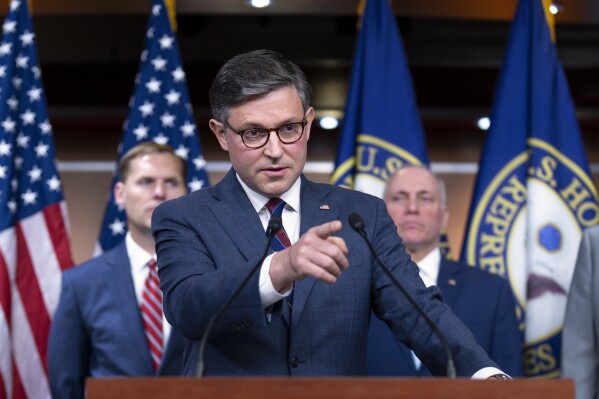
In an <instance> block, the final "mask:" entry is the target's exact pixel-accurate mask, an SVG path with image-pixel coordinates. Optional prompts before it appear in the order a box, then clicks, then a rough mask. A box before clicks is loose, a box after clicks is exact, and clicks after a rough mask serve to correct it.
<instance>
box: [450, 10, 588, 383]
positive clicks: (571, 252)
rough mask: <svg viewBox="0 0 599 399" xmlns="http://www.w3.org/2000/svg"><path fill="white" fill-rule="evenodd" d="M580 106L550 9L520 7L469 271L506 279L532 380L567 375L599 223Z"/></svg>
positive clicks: (480, 189)
mask: <svg viewBox="0 0 599 399" xmlns="http://www.w3.org/2000/svg"><path fill="white" fill-rule="evenodd" d="M590 176H591V175H590V173H589V168H588V163H587V160H586V156H585V152H584V148H583V144H582V140H581V136H580V132H579V128H578V122H577V120H576V115H575V110H574V104H573V102H572V98H571V96H570V91H569V89H568V84H567V82H566V77H565V74H564V71H563V69H562V67H561V64H560V62H559V60H558V56H557V51H556V46H555V44H554V43H553V41H552V37H551V29H550V26H549V25H548V22H547V19H546V11H545V10H544V6H543V4H542V1H541V0H520V2H519V4H518V8H517V10H516V15H515V17H514V20H513V23H512V28H511V33H510V38H509V42H508V46H507V52H506V55H505V58H504V61H503V67H502V71H501V75H500V78H499V82H498V86H497V89H496V94H495V99H494V104H493V111H492V115H491V128H490V130H489V132H488V134H487V137H486V139H485V144H484V148H483V152H482V157H481V161H480V168H479V173H478V176H477V179H476V184H475V188H474V194H473V198H472V204H471V208H470V214H469V218H468V225H467V228H466V237H465V239H464V245H463V246H462V261H464V262H467V263H469V264H472V265H478V267H480V268H481V269H483V270H487V271H489V272H492V273H495V274H498V275H500V276H503V277H505V278H507V279H508V280H509V281H510V283H511V286H512V290H513V292H514V296H515V299H516V304H517V305H516V306H517V309H516V312H517V315H518V317H519V319H520V321H521V327H522V329H523V331H524V340H525V348H524V353H523V359H524V367H525V373H526V375H528V376H538V377H558V376H559V375H560V352H561V348H560V346H561V345H560V341H561V329H562V324H563V318H564V312H565V306H566V300H567V294H568V289H569V287H570V280H571V278H572V273H573V269H574V262H575V260H576V255H577V251H578V246H579V243H580V239H581V235H582V230H583V229H584V228H586V227H589V226H592V225H594V224H596V223H597V222H598V221H599V215H598V207H597V193H596V189H595V186H594V184H593V181H592V179H591V177H590Z"/></svg>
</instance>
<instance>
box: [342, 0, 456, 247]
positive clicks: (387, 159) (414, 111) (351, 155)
mask: <svg viewBox="0 0 599 399" xmlns="http://www.w3.org/2000/svg"><path fill="white" fill-rule="evenodd" d="M428 163H429V159H428V154H427V151H426V140H425V136H424V129H423V127H422V121H421V119H420V113H419V111H418V105H417V103H416V96H415V95H414V87H413V85H412V78H411V75H410V70H409V68H408V63H407V61H406V55H405V51H404V48H403V44H402V42H401V36H400V34H399V30H398V27H397V21H396V19H395V16H394V15H393V11H392V10H391V6H390V5H389V2H388V1H387V0H368V1H366V7H365V10H364V15H363V17H362V23H361V30H360V33H359V35H358V43H357V47H356V52H355V55H354V63H353V68H352V76H351V82H350V88H349V96H348V99H347V104H346V107H345V121H344V123H343V128H342V131H341V141H340V144H339V148H338V149H337V159H336V161H335V170H334V172H333V175H332V177H331V183H332V184H335V185H338V186H342V187H347V188H353V189H356V190H359V191H363V192H366V193H369V194H372V195H376V196H377V197H381V198H382V197H383V191H384V188H385V184H386V182H387V179H388V178H389V177H390V176H391V175H392V174H393V172H395V171H396V170H398V169H401V168H402V167H403V166H406V165H428ZM439 246H440V248H441V251H442V252H443V254H444V255H445V256H447V257H451V255H450V253H449V244H448V240H447V236H446V234H445V233H442V234H441V237H440V244H439Z"/></svg>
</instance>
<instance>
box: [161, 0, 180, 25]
mask: <svg viewBox="0 0 599 399" xmlns="http://www.w3.org/2000/svg"><path fill="white" fill-rule="evenodd" d="M175 3H176V0H164V5H165V6H166V9H167V11H168V19H169V21H171V28H172V29H173V32H176V31H177V12H176V11H175Z"/></svg>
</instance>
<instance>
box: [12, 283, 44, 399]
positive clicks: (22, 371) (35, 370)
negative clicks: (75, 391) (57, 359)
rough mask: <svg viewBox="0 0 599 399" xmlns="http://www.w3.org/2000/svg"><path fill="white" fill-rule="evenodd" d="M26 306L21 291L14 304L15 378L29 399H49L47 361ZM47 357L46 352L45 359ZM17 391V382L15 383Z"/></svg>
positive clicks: (15, 297)
mask: <svg viewBox="0 0 599 399" xmlns="http://www.w3.org/2000/svg"><path fill="white" fill-rule="evenodd" d="M25 311H26V310H25V305H24V303H23V298H22V296H21V294H20V292H19V291H17V294H16V295H15V296H14V302H13V320H12V321H13V323H12V325H13V328H12V343H13V346H12V347H13V357H14V361H15V364H16V368H15V369H14V371H13V373H14V376H15V377H16V376H17V372H18V377H19V378H20V381H21V382H23V384H22V390H24V391H25V392H26V394H27V397H29V398H48V397H50V389H49V387H48V381H47V370H46V361H45V360H42V358H41V357H40V352H39V350H38V348H37V343H36V341H35V334H34V331H33V330H32V328H33V327H32V326H31V325H30V322H29V319H28V317H27V315H26V314H25ZM45 357H46V355H45V352H44V359H45ZM14 383H15V388H14V390H15V391H16V390H17V389H18V387H17V386H16V384H17V381H16V380H15V381H14Z"/></svg>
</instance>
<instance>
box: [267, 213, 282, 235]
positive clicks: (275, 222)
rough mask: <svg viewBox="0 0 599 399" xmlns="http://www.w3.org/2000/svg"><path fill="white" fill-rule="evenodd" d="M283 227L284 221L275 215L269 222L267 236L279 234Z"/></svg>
mask: <svg viewBox="0 0 599 399" xmlns="http://www.w3.org/2000/svg"><path fill="white" fill-rule="evenodd" d="M282 227H283V219H281V217H280V216H278V215H274V216H271V217H270V220H269V221H268V227H267V228H266V235H267V236H268V237H270V236H271V235H275V234H277V232H278V231H279V230H281V228H282Z"/></svg>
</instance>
